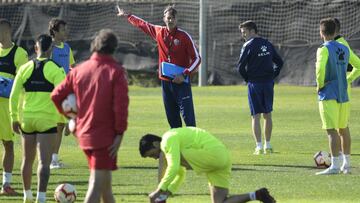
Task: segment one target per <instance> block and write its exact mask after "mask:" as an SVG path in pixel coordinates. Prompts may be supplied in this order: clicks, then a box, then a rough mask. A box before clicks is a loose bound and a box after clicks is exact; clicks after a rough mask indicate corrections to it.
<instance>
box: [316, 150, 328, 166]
mask: <svg viewBox="0 0 360 203" xmlns="http://www.w3.org/2000/svg"><path fill="white" fill-rule="evenodd" d="M314 161H315V164H316V167H317V168H328V167H329V166H330V165H331V158H330V154H329V153H327V152H325V151H319V152H316V153H315V155H314Z"/></svg>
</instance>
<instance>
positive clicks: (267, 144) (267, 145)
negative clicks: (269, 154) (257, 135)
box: [264, 141, 272, 149]
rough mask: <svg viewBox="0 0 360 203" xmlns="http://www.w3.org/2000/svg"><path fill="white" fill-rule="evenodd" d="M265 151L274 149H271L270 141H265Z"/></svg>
mask: <svg viewBox="0 0 360 203" xmlns="http://www.w3.org/2000/svg"><path fill="white" fill-rule="evenodd" d="M264 147H265V149H271V148H272V147H271V144H270V141H269V142H268V141H265V146H264Z"/></svg>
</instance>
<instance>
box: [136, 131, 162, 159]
mask: <svg viewBox="0 0 360 203" xmlns="http://www.w3.org/2000/svg"><path fill="white" fill-rule="evenodd" d="M154 142H161V137H159V136H157V135H153V134H146V135H144V136H143V137H142V138H141V139H140V142H139V151H140V154H141V156H142V157H145V153H146V152H147V151H149V150H150V149H152V148H154Z"/></svg>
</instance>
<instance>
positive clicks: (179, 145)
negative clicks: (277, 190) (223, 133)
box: [139, 127, 275, 203]
mask: <svg viewBox="0 0 360 203" xmlns="http://www.w3.org/2000/svg"><path fill="white" fill-rule="evenodd" d="M139 150H140V154H141V156H142V157H151V158H154V159H159V162H160V164H159V166H160V167H159V170H160V171H159V174H163V172H164V170H165V169H166V170H165V174H164V175H163V177H162V178H161V181H160V183H159V185H158V188H157V189H156V190H155V191H154V192H152V193H151V194H150V195H149V198H150V201H151V202H155V200H156V199H157V198H159V197H162V196H169V195H171V194H173V193H174V192H175V191H176V190H177V189H178V188H179V186H180V184H181V183H182V182H183V180H184V178H185V173H186V168H188V169H191V168H192V169H193V170H194V171H195V172H196V173H204V174H205V175H206V177H207V179H208V181H209V187H210V193H211V199H212V203H223V202H226V203H231V202H236V203H239V202H248V201H251V200H259V201H261V202H266V203H273V202H275V200H274V198H273V197H272V196H271V195H270V194H269V192H268V190H267V189H266V188H261V189H259V190H257V191H255V192H250V193H248V194H240V195H234V196H228V193H229V185H230V175H231V165H232V164H231V159H230V154H229V152H228V150H227V148H226V147H225V145H224V144H223V143H222V142H221V141H220V140H218V139H217V138H215V137H214V136H213V135H211V134H210V133H208V132H206V131H205V130H202V129H200V128H196V127H186V128H174V129H171V130H169V131H167V132H166V133H165V134H164V135H163V136H162V138H161V137H159V136H156V135H152V134H147V135H144V136H143V137H142V138H141V139H140V143H139Z"/></svg>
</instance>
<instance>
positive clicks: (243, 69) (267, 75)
mask: <svg viewBox="0 0 360 203" xmlns="http://www.w3.org/2000/svg"><path fill="white" fill-rule="evenodd" d="M282 66H283V60H282V59H281V57H280V56H279V54H278V53H277V52H276V51H275V49H274V47H273V45H272V44H271V43H270V42H269V41H268V40H267V39H264V38H262V37H255V38H252V39H250V40H248V41H247V42H245V43H244V45H243V47H242V49H241V54H240V58H239V61H238V64H237V70H238V71H239V73H240V74H241V76H242V77H243V78H244V80H245V81H246V82H270V81H273V80H274V78H275V77H276V76H278V75H279V73H280V69H281V68H282Z"/></svg>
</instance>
